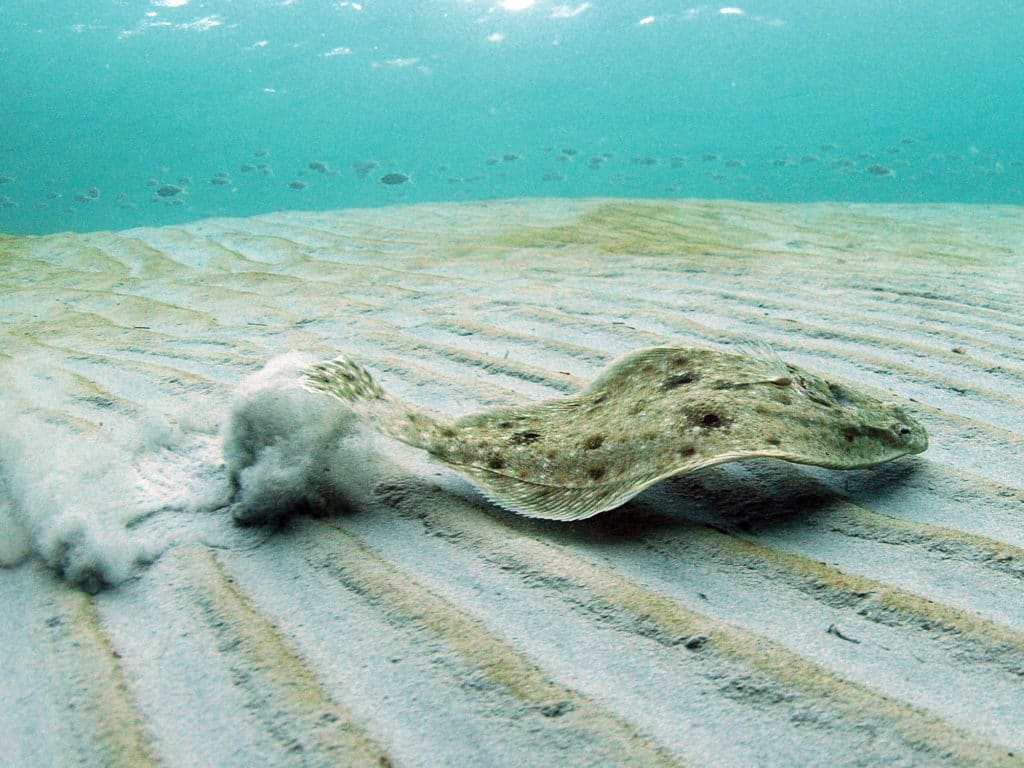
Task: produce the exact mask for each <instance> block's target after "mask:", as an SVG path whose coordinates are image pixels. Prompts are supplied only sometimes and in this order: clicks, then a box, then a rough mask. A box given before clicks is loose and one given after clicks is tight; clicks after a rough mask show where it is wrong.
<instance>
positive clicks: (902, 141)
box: [900, 136, 914, 144]
mask: <svg viewBox="0 0 1024 768" xmlns="http://www.w3.org/2000/svg"><path fill="white" fill-rule="evenodd" d="M913 143H914V140H913V139H912V138H910V137H909V136H904V137H903V138H902V139H900V144H913Z"/></svg>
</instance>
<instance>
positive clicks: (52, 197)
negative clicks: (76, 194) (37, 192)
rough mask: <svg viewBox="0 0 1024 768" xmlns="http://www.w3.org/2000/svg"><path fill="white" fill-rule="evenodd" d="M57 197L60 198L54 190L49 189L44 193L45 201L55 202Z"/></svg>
mask: <svg viewBox="0 0 1024 768" xmlns="http://www.w3.org/2000/svg"><path fill="white" fill-rule="evenodd" d="M58 197H60V192H58V191H56V190H54V189H51V190H50V191H49V192H47V193H46V199H47V200H56V199H57V198H58Z"/></svg>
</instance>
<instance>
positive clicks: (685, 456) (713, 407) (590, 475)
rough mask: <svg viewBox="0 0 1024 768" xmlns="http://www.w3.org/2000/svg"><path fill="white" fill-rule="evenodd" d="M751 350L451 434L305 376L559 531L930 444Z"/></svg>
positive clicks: (688, 358)
mask: <svg viewBox="0 0 1024 768" xmlns="http://www.w3.org/2000/svg"><path fill="white" fill-rule="evenodd" d="M749 351H750V352H751V353H750V354H734V353H728V352H718V351H714V350H709V349H700V348H692V347H652V348H649V349H641V350H638V351H636V352H633V353H631V354H629V355H626V356H625V357H622V358H620V359H619V360H617V361H616V362H614V363H613V364H612V365H611V366H610V367H609V368H608V369H607V370H606V371H605V372H604V373H603V374H602V375H601V376H599V377H598V378H597V379H596V380H595V381H594V382H593V383H592V384H591V385H590V386H589V387H587V388H586V389H585V390H583V391H582V392H580V393H578V394H576V395H573V396H571V397H566V398H561V399H556V400H547V401H543V402H540V403H536V404H532V405H523V406H515V407H508V408H494V409H491V410H487V411H483V412H482V413H477V414H472V415H470V416H466V417H464V418H461V419H459V420H458V421H456V422H454V423H446V422H444V421H442V420H441V419H439V418H435V417H433V416H429V415H426V414H425V413H423V412H421V411H420V410H418V409H415V408H413V407H412V406H410V405H407V404H405V403H403V402H401V401H399V400H396V399H395V398H393V397H391V396H390V395H388V394H387V393H385V392H384V391H383V390H382V389H381V388H380V386H379V385H378V384H377V383H376V382H375V381H374V380H373V378H372V377H371V376H370V374H369V373H368V372H367V371H366V370H365V369H364V368H362V367H361V366H360V365H358V364H357V363H355V362H353V361H352V360H351V359H349V358H348V357H345V356H341V357H338V358H335V359H334V360H329V361H326V362H322V363H317V364H316V365H313V366H311V367H310V368H308V369H307V370H306V371H304V373H303V386H305V387H306V388H307V389H310V390H312V391H315V392H323V393H326V394H328V395H332V396H334V397H336V398H338V399H339V400H341V401H342V402H344V403H345V404H346V405H348V406H349V407H350V408H351V409H352V410H354V411H355V412H356V413H357V414H359V415H360V416H362V417H363V418H364V419H366V420H367V421H368V422H369V424H370V425H371V426H373V427H374V428H375V429H377V430H378V431H379V432H381V433H383V434H385V435H388V436H390V437H393V438H396V439H398V440H401V441H402V442H404V443H407V444H409V445H411V446H414V447H416V448H422V449H423V450H425V451H427V452H428V453H429V454H430V455H431V456H434V457H435V458H437V459H438V460H440V461H441V462H443V463H444V464H446V465H447V466H449V467H451V468H452V469H453V470H455V471H456V472H458V473H460V474H461V475H463V476H464V477H466V478H467V479H469V480H470V481H471V482H472V483H473V484H474V485H476V486H477V487H478V488H479V489H480V491H481V492H482V493H483V494H484V495H485V496H487V497H488V498H489V499H491V500H492V501H494V502H495V503H497V504H499V505H501V506H503V507H506V508H508V509H510V510H512V511H514V512H518V513H519V514H522V515H526V516H528V517H541V518H548V519H553V520H581V519H583V518H587V517H591V516H593V515H596V514H598V513H600V512H604V511H606V510H609V509H613V508H615V507H617V506H619V505H621V504H623V503H625V502H626V501H628V500H629V499H631V498H633V497H634V496H635V495H637V494H638V493H640V492H641V491H642V490H644V489H645V488H647V487H649V486H651V485H653V484H654V483H657V482H659V481H660V480H664V479H665V478H668V477H672V476H673V475H678V474H681V473H684V472H692V471H694V470H696V469H700V468H702V467H708V466H711V465H714V464H722V463H724V462H727V461H736V460H738V459H746V458H753V457H771V458H776V459H782V460H784V461H791V462H795V463H797V464H813V465H816V466H819V467H827V468H829V469H860V468H864V467H871V466H874V465H876V464H881V463H883V462H886V461H890V460H892V459H895V458H898V457H900V456H904V455H907V454H913V453H920V452H922V451H924V450H925V449H926V448H927V447H928V436H927V433H926V432H925V429H924V427H922V426H921V425H920V424H919V423H917V422H916V421H914V419H912V418H911V417H910V416H908V415H907V414H906V412H905V411H904V410H903V409H902V408H901V407H900V406H899V405H897V404H895V403H884V402H881V401H879V400H876V399H874V398H872V397H869V396H868V395H865V394H862V393H861V392H858V391H856V390H854V389H850V388H849V387H846V386H844V385H842V384H837V383H835V382H831V381H827V380H826V379H824V378H822V377H820V376H818V375H816V374H814V373H811V372H810V371H806V370H804V369H802V368H798V367H797V366H795V365H789V364H787V363H785V362H783V361H782V360H781V359H780V358H779V357H778V356H776V355H775V354H774V352H772V351H771V350H770V348H767V347H766V346H764V345H762V346H755V347H753V348H751V349H750V350H749Z"/></svg>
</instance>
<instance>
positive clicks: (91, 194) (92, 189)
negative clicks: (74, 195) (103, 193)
mask: <svg viewBox="0 0 1024 768" xmlns="http://www.w3.org/2000/svg"><path fill="white" fill-rule="evenodd" d="M89 197H91V198H92V199H93V200H99V199H100V191H99V190H98V189H97V188H96V187H89Z"/></svg>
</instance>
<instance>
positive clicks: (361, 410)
mask: <svg viewBox="0 0 1024 768" xmlns="http://www.w3.org/2000/svg"><path fill="white" fill-rule="evenodd" d="M302 386H303V387H305V388H306V389H307V390H309V391H311V392H318V393H322V394H325V395H330V396H331V397H334V398H336V399H338V400H340V401H341V402H343V403H344V404H345V405H347V406H348V407H349V408H351V409H352V410H353V411H354V412H355V413H356V414H357V415H358V416H361V417H362V418H363V419H364V420H365V421H366V423H367V424H369V425H370V426H371V427H373V428H374V429H375V430H377V431H378V432H380V433H381V434H384V435H387V436H388V437H393V438H395V439H396V440H400V441H402V442H403V443H406V444H407V445H411V446H413V447H415V448H422V449H424V450H426V451H430V452H432V453H433V452H435V451H436V450H437V449H436V446H437V445H438V443H439V436H440V435H441V433H442V432H443V431H444V430H445V429H446V428H447V425H445V424H443V423H441V422H440V421H439V420H437V419H434V418H431V417H430V416H427V415H425V414H423V413H421V412H420V411H419V410H417V409H415V408H412V407H411V406H409V405H406V404H405V403H403V402H402V401H400V400H396V399H395V398H393V397H392V396H391V395H389V394H388V393H387V392H385V391H384V389H383V388H382V387H381V386H380V384H378V383H377V382H376V381H375V380H374V378H373V376H371V375H370V372H369V371H367V370H366V369H365V368H363V366H361V365H359V363H357V362H355V361H354V360H352V359H351V358H349V357H347V356H346V355H339V356H338V357H335V358H334V359H332V360H324V361H322V362H319V363H315V364H314V365H311V366H310V367H309V368H307V369H306V370H305V371H303V373H302Z"/></svg>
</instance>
